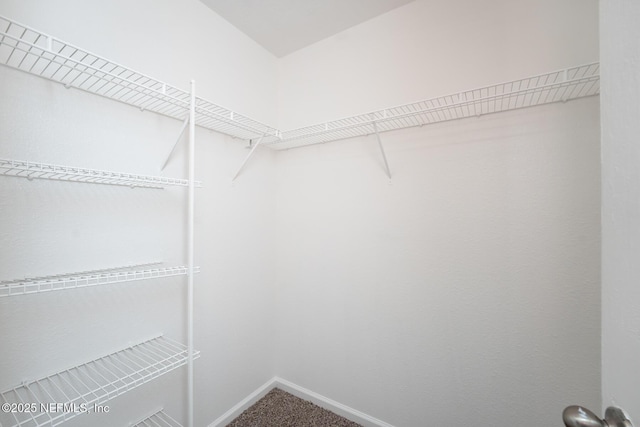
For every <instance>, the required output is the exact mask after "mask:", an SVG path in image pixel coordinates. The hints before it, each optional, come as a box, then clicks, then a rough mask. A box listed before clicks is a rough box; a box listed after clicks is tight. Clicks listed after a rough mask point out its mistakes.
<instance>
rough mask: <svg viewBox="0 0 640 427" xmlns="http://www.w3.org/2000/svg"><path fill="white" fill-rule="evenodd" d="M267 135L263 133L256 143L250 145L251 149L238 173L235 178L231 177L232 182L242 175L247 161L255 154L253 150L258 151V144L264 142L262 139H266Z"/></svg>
mask: <svg viewBox="0 0 640 427" xmlns="http://www.w3.org/2000/svg"><path fill="white" fill-rule="evenodd" d="M265 136H266V135H262V136H261V137H260V138H258V140H257V141H256V142H255V144H251V145H250V147H251V151H249V154H248V155H247V157H245V159H244V162H242V164H241V165H240V167H239V168H238V171H237V172H236V174H235V175H233V178H231V182H233V181H235V180H236V178H237V177H238V175H240V172H242V169H244V167H245V165H246V164H247V162H248V161H249V159H250V158H251V156H252V155H253V152H254V151H256V148H258V145H260V143H261V142H262V140H263V139H264V137H265Z"/></svg>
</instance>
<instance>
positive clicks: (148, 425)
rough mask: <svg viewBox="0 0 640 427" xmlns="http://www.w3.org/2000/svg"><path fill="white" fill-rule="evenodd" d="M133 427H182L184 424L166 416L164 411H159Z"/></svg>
mask: <svg viewBox="0 0 640 427" xmlns="http://www.w3.org/2000/svg"><path fill="white" fill-rule="evenodd" d="M131 427H182V424H180V423H179V422H178V421H176V420H174V419H173V418H171V417H170V416H169V415H167V414H165V413H164V411H158V412H156V413H155V414H153V415H151V416H150V417H147V418H145V419H144V420H142V421H139V422H137V423H135V424H133V425H132V426H131Z"/></svg>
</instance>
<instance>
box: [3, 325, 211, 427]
mask: <svg viewBox="0 0 640 427" xmlns="http://www.w3.org/2000/svg"><path fill="white" fill-rule="evenodd" d="M193 357H194V359H195V358H198V357H200V352H198V351H196V352H194V354H193ZM187 360H188V350H187V347H186V346H184V345H182V344H180V343H178V342H176V341H173V340H170V339H168V338H165V337H164V336H159V337H156V338H153V339H151V340H148V341H145V342H142V343H140V344H137V345H134V346H131V347H129V348H126V349H124V350H121V351H118V352H115V353H112V354H110V355H108V356H104V357H101V358H100V359H96V360H93V361H91V362H88V363H85V364H83V365H80V366H76V367H73V368H70V369H66V370H64V371H62V372H58V373H57V374H54V375H50V376H48V377H45V378H42V379H39V380H36V381H29V382H25V383H24V384H22V385H20V386H18V387H16V388H13V389H10V390H7V391H5V392H3V393H1V394H0V398H1V400H2V402H1V403H2V404H9V405H10V408H11V407H15V408H16V411H15V412H5V411H2V412H0V425H3V426H4V427H17V426H24V427H41V426H57V425H60V424H62V423H63V422H65V421H67V420H69V419H71V418H74V417H76V416H78V415H81V414H83V413H85V412H87V411H90V412H94V408H95V405H103V404H105V402H107V401H109V400H111V399H113V398H114V397H116V396H119V395H121V394H123V393H126V392H127V391H129V390H132V389H134V388H136V387H138V386H140V385H142V384H145V383H147V382H149V381H151V380H153V379H155V378H157V377H159V376H161V375H163V374H165V373H167V372H170V371H172V370H174V369H176V368H178V367H180V366H183V365H185V364H186V363H187ZM56 404H59V405H56ZM25 408H27V410H25ZM161 425H164V424H161Z"/></svg>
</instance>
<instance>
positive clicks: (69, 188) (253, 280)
mask: <svg viewBox="0 0 640 427" xmlns="http://www.w3.org/2000/svg"><path fill="white" fill-rule="evenodd" d="M0 14H4V15H6V16H8V17H11V18H13V19H15V20H18V21H21V22H23V23H25V24H28V25H31V26H33V27H35V28H37V29H41V30H43V31H48V32H50V33H51V34H53V35H55V36H58V37H60V38H62V39H66V41H69V42H71V43H74V44H77V45H79V46H82V47H85V48H86V49H89V50H92V51H95V52H99V53H100V54H102V55H104V56H106V57H109V58H110V59H113V60H115V61H119V62H122V63H124V64H126V65H128V66H130V67H135V68H137V69H138V70H139V71H141V72H144V73H147V74H149V75H151V76H154V77H157V78H164V79H166V80H168V82H169V83H173V84H175V85H177V86H178V87H180V88H183V89H188V87H189V80H190V79H191V78H192V77H194V78H196V79H198V82H197V83H198V88H199V89H200V91H199V93H200V94H201V95H203V96H206V97H211V98H213V96H212V94H215V95H217V96H216V97H215V100H216V101H220V102H224V99H226V98H228V99H232V98H233V99H234V103H235V104H236V105H235V107H237V108H238V109H240V110H242V111H243V112H247V114H254V115H256V116H263V117H265V120H267V119H269V117H270V116H271V115H272V113H271V109H269V110H267V109H266V108H263V106H264V104H268V105H270V106H271V105H273V103H274V102H275V86H276V81H275V78H274V76H275V72H276V68H275V62H274V61H275V60H274V59H273V57H272V56H271V55H268V54H266V53H265V52H264V51H263V50H262V48H260V47H259V46H257V45H256V44H255V43H254V42H253V41H251V40H250V39H248V38H247V37H246V36H244V35H243V34H241V33H239V32H238V31H237V30H235V29H234V28H233V27H231V26H230V25H229V24H227V23H226V22H225V21H223V20H221V19H220V18H219V17H217V16H216V15H215V14H213V13H212V12H211V11H210V10H209V9H207V8H206V7H205V6H204V5H202V4H200V3H199V2H198V1H195V0H194V1H182V0H176V1H171V0H167V1H135V2H129V1H109V2H96V1H91V2H85V1H71V0H68V1H50V2H41V1H2V2H0ZM195 47H198V48H199V49H200V51H196V50H195ZM163 49H167V50H168V51H167V50H163ZM206 49H209V50H210V51H212V52H216V55H206V56H205V55H202V52H203V51H204V50H206ZM192 72H193V73H194V74H191V73H192ZM245 91H246V92H245ZM0 93H1V94H2V95H1V97H0V157H2V158H15V159H24V160H31V161H39V162H45V163H54V164H63V165H70V166H80V167H87V168H96V169H107V170H114V171H122V172H130V173H141V174H149V175H158V174H161V172H160V165H162V163H163V162H164V160H165V157H166V156H167V154H168V153H169V151H170V149H171V146H172V145H173V143H174V142H175V140H176V138H177V136H178V131H179V129H180V126H181V123H180V122H178V121H175V120H171V119H166V118H162V117H160V116H158V115H154V114H151V113H141V112H140V111H138V110H137V109H135V108H131V107H127V106H124V105H121V104H119V103H115V102H112V101H109V100H105V99H102V98H99V97H96V96H93V95H89V94H85V93H82V92H79V91H76V90H67V89H65V88H64V87H62V86H60V85H56V84H53V83H50V82H48V81H45V80H42V79H39V78H36V77H33V76H29V75H27V74H24V73H21V72H17V71H14V70H11V69H7V68H5V67H0ZM243 145H244V144H243V143H242V142H239V141H235V140H230V139H228V138H226V137H222V136H220V135H217V134H214V133H211V132H208V131H203V130H198V133H197V165H196V167H197V171H196V176H197V179H199V180H202V181H203V183H204V188H202V189H198V190H197V192H196V198H197V202H196V211H197V217H196V263H197V265H200V266H201V268H202V273H200V274H199V275H197V276H196V281H195V286H196V291H195V299H196V310H195V312H196V315H195V322H196V323H195V346H196V348H197V349H198V350H201V352H202V357H201V358H200V359H199V360H197V361H196V364H195V372H196V402H195V407H196V414H195V415H196V418H195V419H196V425H199V426H201V425H206V424H207V423H209V422H211V421H212V420H213V419H215V418H216V417H218V416H219V415H220V414H222V413H223V412H225V411H226V410H227V409H228V408H229V407H231V406H233V405H234V404H235V403H236V402H238V401H239V400H241V399H242V398H244V397H245V396H246V395H248V394H249V393H250V392H252V391H253V390H254V389H255V388H256V387H258V386H259V385H261V384H263V383H264V382H265V381H266V380H267V379H269V378H271V377H272V376H273V361H272V360H271V358H270V357H269V356H267V357H265V356H264V354H265V353H266V354H267V355H269V354H271V353H272V351H271V346H272V343H273V322H272V318H273V315H272V313H273V308H272V307H273V303H272V301H273V297H272V295H273V292H272V283H273V280H274V279H273V276H274V267H273V265H274V261H273V259H272V257H271V256H270V255H269V254H270V253H272V251H271V248H272V247H273V227H272V225H271V224H272V223H273V213H274V203H275V202H274V186H273V179H272V176H273V174H272V168H271V166H272V160H273V155H272V153H271V152H268V151H264V152H263V151H260V152H258V153H256V156H257V157H256V159H255V160H254V161H255V163H254V165H253V167H252V168H251V169H250V170H247V171H246V172H245V173H244V174H243V175H242V176H241V177H240V178H239V179H238V180H237V181H236V183H235V184H234V185H232V184H231V177H232V176H233V173H234V172H235V169H236V168H237V167H238V165H239V164H240V163H241V162H242V160H243V159H244V156H245V155H246V153H247V150H245V149H244V147H243ZM184 147H185V141H183V142H181V145H180V147H179V150H178V153H177V155H176V156H175V157H174V158H172V159H171V161H170V163H169V165H168V168H167V169H166V170H165V171H164V172H162V174H163V175H165V176H170V177H186V169H185V158H184V151H183V149H184ZM185 198H186V190H184V189H167V190H158V191H156V190H142V189H136V190H132V189H129V188H126V187H109V186H97V185H83V184H74V183H59V182H53V181H37V180H35V181H32V182H30V181H27V180H23V179H17V178H3V179H1V180H0V241H1V242H2V244H1V245H0V280H8V279H14V278H20V277H24V276H36V275H48V274H54V273H64V272H74V271H86V270H91V269H98V268H108V267H117V266H121V265H128V264H135V263H142V262H148V261H155V260H160V261H165V262H166V263H167V265H183V264H184V263H185V262H186V255H185V244H186V243H185V232H186V222H185V221H186V204H185ZM249 264H250V268H248V267H247V266H248V265H249ZM185 295H186V280H184V278H182V279H163V280H154V281H148V282H137V283H127V284H120V285H114V286H107V287H102V288H91V289H81V290H76V291H64V292H58V293H48V294H45V293H43V294H38V295H30V296H24V297H15V298H2V299H0V342H2V344H1V345H0V390H4V389H6V388H8V387H12V386H15V385H17V384H20V383H21V381H23V380H25V379H36V378H38V377H40V376H43V375H47V374H50V373H54V372H57V371H59V370H62V369H65V368H67V367H70V366H73V365H74V364H77V363H82V362H85V361H88V360H91V359H92V358H95V357H99V356H103V355H105V354H108V353H110V352H112V351H115V350H117V349H120V348H123V347H126V346H127V345H128V344H132V343H136V342H139V341H142V340H144V339H146V338H149V337H151V336H153V335H155V334H158V333H165V334H166V335H167V336H169V337H172V338H174V339H178V340H181V341H183V342H185V336H186V335H185V332H186V324H185V307H186V302H185ZM185 378H186V369H181V371H180V372H174V373H171V374H169V375H167V376H166V377H163V378H162V379H159V380H157V381H154V382H152V383H149V384H146V385H144V386H143V387H141V388H140V389H138V390H135V391H132V392H131V393H130V394H129V395H128V396H122V397H119V398H117V399H114V400H113V401H111V402H110V405H112V410H111V412H110V414H109V418H102V417H100V416H96V417H93V418H91V420H90V421H89V419H88V418H85V417H80V418H78V419H76V420H73V421H70V422H69V425H70V426H87V425H92V426H96V427H101V426H109V427H111V426H117V425H129V423H130V422H132V421H134V420H136V419H137V418H140V417H141V416H143V415H145V414H148V413H150V412H152V411H155V410H157V409H158V408H159V407H161V406H164V407H165V408H166V410H167V412H168V413H169V414H170V415H172V416H174V417H176V418H178V419H181V420H182V421H183V422H184V421H186V419H184V418H182V416H183V414H184V412H183V410H184V407H185V406H184V405H185V396H186V393H185Z"/></svg>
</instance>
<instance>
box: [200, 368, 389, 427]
mask: <svg viewBox="0 0 640 427" xmlns="http://www.w3.org/2000/svg"><path fill="white" fill-rule="evenodd" d="M274 388H279V389H281V390H283V391H286V392H287V393H291V394H293V395H294V396H297V397H299V398H301V399H304V400H308V401H310V402H313V403H315V404H316V405H318V406H320V407H321V408H324V409H328V410H329V411H331V412H333V413H335V414H338V415H340V416H341V417H344V418H346V419H348V420H351V421H353V422H356V423H358V424H362V425H363V426H364V427H394V426H393V425H391V424H389V423H386V422H384V421H382V420H379V419H377V418H374V417H372V416H370V415H367V414H365V413H364V412H360V411H358V410H357V409H353V408H351V407H349V406H347V405H343V404H342V403H339V402H336V401H335V400H332V399H329V398H328V397H325V396H322V395H321V394H318V393H316V392H313V391H311V390H308V389H306V388H304V387H300V386H299V385H297V384H294V383H292V382H290V381H287V380H285V379H282V378H279V377H273V378H271V379H270V380H269V381H267V382H266V383H264V384H263V385H262V386H260V387H258V389H257V390H256V391H254V392H253V393H251V394H250V395H249V396H247V397H245V398H244V399H242V400H241V401H240V402H238V403H237V404H236V405H234V406H233V407H232V408H231V409H229V410H228V411H227V412H225V413H224V414H222V415H221V416H220V417H218V418H217V419H216V420H215V421H214V422H212V423H211V424H209V426H208V427H224V426H226V425H227V424H229V423H230V422H231V421H233V420H234V419H235V418H236V417H237V416H238V415H240V414H241V413H242V412H244V411H245V410H246V409H247V408H249V407H250V406H251V405H253V404H254V403H256V402H257V401H258V400H260V399H262V398H263V397H264V396H265V395H266V394H267V393H269V392H270V391H271V390H272V389H274Z"/></svg>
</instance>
